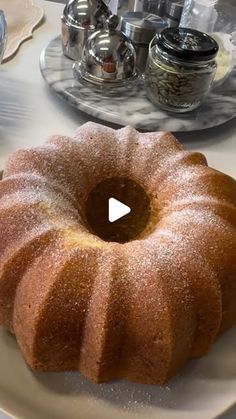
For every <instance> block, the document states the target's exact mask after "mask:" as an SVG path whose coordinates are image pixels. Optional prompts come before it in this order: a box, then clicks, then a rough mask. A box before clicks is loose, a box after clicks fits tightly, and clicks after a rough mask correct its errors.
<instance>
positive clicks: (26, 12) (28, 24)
mask: <svg viewBox="0 0 236 419" xmlns="http://www.w3.org/2000/svg"><path fill="white" fill-rule="evenodd" d="M0 9H1V10H3V11H4V13H5V16H6V20H7V26H8V40H7V47H6V51H5V54H4V61H6V60H8V59H9V58H11V57H12V55H14V54H15V53H16V51H17V50H18V48H19V47H20V45H21V44H22V42H23V41H25V40H26V39H28V38H31V37H32V34H33V30H34V28H35V27H36V26H37V25H38V24H39V23H40V22H41V20H42V19H43V16H44V11H43V9H42V8H41V7H40V6H38V5H35V4H34V2H33V1H32V0H0Z"/></svg>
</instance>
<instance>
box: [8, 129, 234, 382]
mask: <svg viewBox="0 0 236 419" xmlns="http://www.w3.org/2000/svg"><path fill="white" fill-rule="evenodd" d="M121 177H122V178H127V179H131V180H132V181H135V182H136V183H137V184H138V185H140V186H141V187H142V188H143V190H144V191H145V193H146V194H147V196H148V197H149V198H150V203H151V204H150V205H151V207H150V208H151V209H150V211H151V212H150V219H149V223H148V225H147V227H146V230H144V231H143V232H142V234H140V235H139V236H138V237H136V239H135V240H132V241H128V242H126V243H116V242H106V241H104V240H102V239H101V238H99V237H97V236H96V235H95V234H93V232H92V231H91V230H90V229H89V226H88V224H87V221H86V202H87V200H88V196H89V193H90V192H91V191H92V190H93V188H94V187H95V186H96V185H97V184H99V182H101V181H104V180H106V179H109V178H121ZM126 193H127V194H130V196H131V195H132V193H133V192H132V190H131V189H130V190H129V188H128V189H127V190H126ZM136 204H137V205H139V203H138V202H136ZM140 205H141V203H140ZM0 237H1V240H0V262H1V263H0V323H1V324H3V325H5V326H6V327H7V328H8V329H10V330H11V331H12V332H13V333H15V335H16V339H17V342H18V344H19V346H20V349H21V351H22V353H23V355H24V357H25V359H26V361H27V363H28V364H29V365H30V366H31V367H32V368H33V369H36V370H43V371H62V370H79V371H80V372H82V373H83V374H84V375H86V376H87V377H88V378H90V379H91V380H92V381H94V382H102V381H107V380H110V379H113V378H120V377H124V378H126V379H130V380H133V381H137V382H142V383H151V384H162V383H164V382H165V381H166V380H167V379H168V378H170V377H171V376H173V375H174V374H175V373H176V372H177V371H178V370H179V368H180V367H181V366H182V365H183V364H184V363H185V362H186V361H187V360H188V359H189V358H191V357H198V356H202V355H203V354H205V353H206V352H207V351H208V350H209V348H210V346H211V344H212V342H213V341H214V340H215V338H216V336H217V335H218V333H220V332H222V331H224V330H226V329H227V328H229V327H231V326H232V325H233V324H235V323H236V304H235V301H236V182H235V181H234V180H233V179H232V178H230V177H229V176H227V175H224V174H222V173H220V172H217V171H216V170H213V169H211V168H209V167H207V162H206V159H205V157H204V156H203V155H201V154H199V153H192V152H186V151H184V150H183V148H182V146H181V144H179V143H178V141H177V140H176V139H175V138H174V137H173V135H171V134H170V133H163V132H160V133H147V134H140V133H138V132H137V131H136V130H135V129H133V128H131V127H126V128H123V129H120V130H117V131H115V130H112V129H110V128H107V127H104V126H102V125H98V124H94V123H87V124H85V125H83V126H81V127H80V128H79V129H78V130H77V132H76V134H75V136H74V138H73V139H71V138H67V137H61V136H54V137H52V138H51V139H50V140H49V142H48V144H47V145H45V146H43V147H38V148H34V149H33V148H32V149H29V150H20V151H18V152H16V153H15V154H13V156H11V157H10V159H9V161H8V164H7V166H6V168H5V171H4V178H3V180H2V181H1V182H0Z"/></svg>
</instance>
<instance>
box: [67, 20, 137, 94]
mask: <svg viewBox="0 0 236 419" xmlns="http://www.w3.org/2000/svg"><path fill="white" fill-rule="evenodd" d="M118 22H119V19H118V17H117V16H111V17H109V19H108V20H107V22H106V27H105V28H104V29H101V30H100V31H97V32H95V33H94V34H92V35H91V36H90V37H89V38H88V40H87V42H86V44H85V47H84V49H83V54H82V59H81V61H80V62H78V61H77V62H76V63H75V64H74V74H75V77H76V78H78V79H79V80H80V81H82V82H85V83H89V84H91V85H94V86H96V87H98V88H99V89H101V88H104V89H105V90H106V91H108V90H109V88H117V87H124V86H125V88H127V87H128V86H130V85H131V84H132V82H133V81H135V80H136V78H137V72H136V68H135V59H136V54H135V49H134V47H133V45H132V43H131V41H130V40H129V39H128V38H127V37H126V36H125V35H124V34H123V33H122V32H120V31H119V30H117V25H118Z"/></svg>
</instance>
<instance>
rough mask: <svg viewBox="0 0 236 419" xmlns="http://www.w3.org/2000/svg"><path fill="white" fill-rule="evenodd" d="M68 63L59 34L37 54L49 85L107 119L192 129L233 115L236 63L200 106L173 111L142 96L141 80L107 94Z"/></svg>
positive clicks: (235, 110) (139, 125) (147, 128)
mask: <svg viewBox="0 0 236 419" xmlns="http://www.w3.org/2000/svg"><path fill="white" fill-rule="evenodd" d="M72 65H73V62H72V61H71V60H69V59H67V58H66V57H64V56H63V54H62V51H61V40H60V37H57V38H55V39H53V40H52V41H51V42H50V43H49V45H48V46H47V47H46V48H45V50H44V51H43V52H42V54H41V58H40V68H41V72H42V75H43V77H44V79H45V80H46V82H47V83H48V84H49V86H50V87H51V88H52V89H53V90H54V91H55V92H56V93H57V94H58V95H59V96H61V97H62V98H64V99H66V100H67V101H68V103H69V104H70V105H72V106H74V107H76V108H78V109H79V110H81V111H84V112H86V113H88V114H89V115H92V116H93V117H96V118H100V119H102V120H104V121H107V122H112V123H115V124H118V125H132V126H134V127H135V128H138V129H142V130H145V131H151V130H165V131H193V130H201V129H205V128H210V127H213V126H217V125H221V124H223V123H225V122H226V121H229V120H230V119H232V118H234V117H235V116H236V67H235V68H234V69H233V70H232V72H231V74H230V76H229V77H228V78H227V80H226V81H225V82H224V83H223V84H222V85H221V86H218V87H217V88H215V89H213V90H212V92H211V93H210V94H209V95H208V97H207V99H206V101H205V103H204V104H203V105H202V106H201V107H200V108H198V109H197V110H195V111H193V112H190V113H185V114H182V115H177V114H171V113H167V112H164V111H161V110H159V109H157V108H155V107H154V106H153V105H152V104H151V103H150V102H149V100H148V99H147V98H146V95H145V90H144V88H143V85H142V82H140V83H139V84H137V85H135V86H134V87H133V88H132V89H129V90H127V91H125V92H123V93H122V94H120V92H119V93H118V94H117V93H114V94H113V95H112V96H111V95H107V94H105V93H102V92H96V91H94V89H93V88H90V87H85V86H83V85H82V84H81V83H80V82H78V81H77V80H75V79H74V77H73V69H72Z"/></svg>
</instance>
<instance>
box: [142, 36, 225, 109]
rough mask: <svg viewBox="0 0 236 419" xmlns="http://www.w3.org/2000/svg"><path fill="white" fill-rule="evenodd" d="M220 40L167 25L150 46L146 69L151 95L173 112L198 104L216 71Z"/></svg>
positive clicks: (147, 90)
mask: <svg viewBox="0 0 236 419" xmlns="http://www.w3.org/2000/svg"><path fill="white" fill-rule="evenodd" d="M217 52H218V44H217V42H216V41H215V40H214V39H213V38H211V37H210V36H208V35H207V34H205V33H202V32H199V31H196V30H192V29H186V28H167V29H164V30H163V31H162V32H161V33H160V34H158V35H156V36H155V37H154V38H153V40H152V42H151V43H150V47H149V57H148V63H147V67H146V71H145V87H146V92H147V96H148V98H149V99H150V100H151V102H153V103H154V104H155V105H157V106H160V107H161V108H163V109H165V110H168V111H174V112H187V111H191V110H193V109H195V108H197V107H198V106H199V105H200V104H201V103H202V101H203V99H204V98H205V96H206V95H207V93H208V92H209V90H210V87H211V84H212V82H213V80H214V76H215V72H216V62H215V57H216V54H217Z"/></svg>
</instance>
